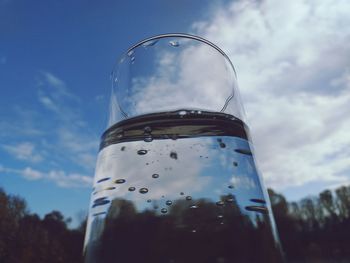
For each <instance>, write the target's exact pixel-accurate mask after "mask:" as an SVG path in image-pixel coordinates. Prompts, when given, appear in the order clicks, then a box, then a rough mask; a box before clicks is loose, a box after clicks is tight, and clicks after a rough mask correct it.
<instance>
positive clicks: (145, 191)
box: [139, 187, 148, 194]
mask: <svg viewBox="0 0 350 263" xmlns="http://www.w3.org/2000/svg"><path fill="white" fill-rule="evenodd" d="M139 192H140V193H141V194H147V193H148V189H147V188H145V187H143V188H141V189H140V190H139Z"/></svg>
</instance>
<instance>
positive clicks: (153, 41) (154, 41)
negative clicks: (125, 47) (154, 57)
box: [142, 40, 158, 47]
mask: <svg viewBox="0 0 350 263" xmlns="http://www.w3.org/2000/svg"><path fill="white" fill-rule="evenodd" d="M157 42H158V40H149V41H147V42H145V43H143V44H142V46H143V47H152V46H154V45H155V44H157Z"/></svg>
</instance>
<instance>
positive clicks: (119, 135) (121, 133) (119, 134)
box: [116, 132, 124, 139]
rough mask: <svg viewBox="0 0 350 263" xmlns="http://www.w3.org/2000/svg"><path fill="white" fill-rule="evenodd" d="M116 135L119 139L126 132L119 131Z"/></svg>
mask: <svg viewBox="0 0 350 263" xmlns="http://www.w3.org/2000/svg"><path fill="white" fill-rule="evenodd" d="M116 137H117V138H118V139H121V138H123V137H124V132H120V133H118V134H117V135H116Z"/></svg>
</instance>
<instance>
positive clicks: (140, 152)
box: [137, 150, 148, 155]
mask: <svg viewBox="0 0 350 263" xmlns="http://www.w3.org/2000/svg"><path fill="white" fill-rule="evenodd" d="M147 152H148V151H147V150H138V151H137V154H138V155H145V154H147Z"/></svg>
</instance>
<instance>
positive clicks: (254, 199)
mask: <svg viewBox="0 0 350 263" xmlns="http://www.w3.org/2000/svg"><path fill="white" fill-rule="evenodd" d="M250 201H251V202H255V203H260V204H266V201H265V200H262V199H257V198H253V199H250Z"/></svg>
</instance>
